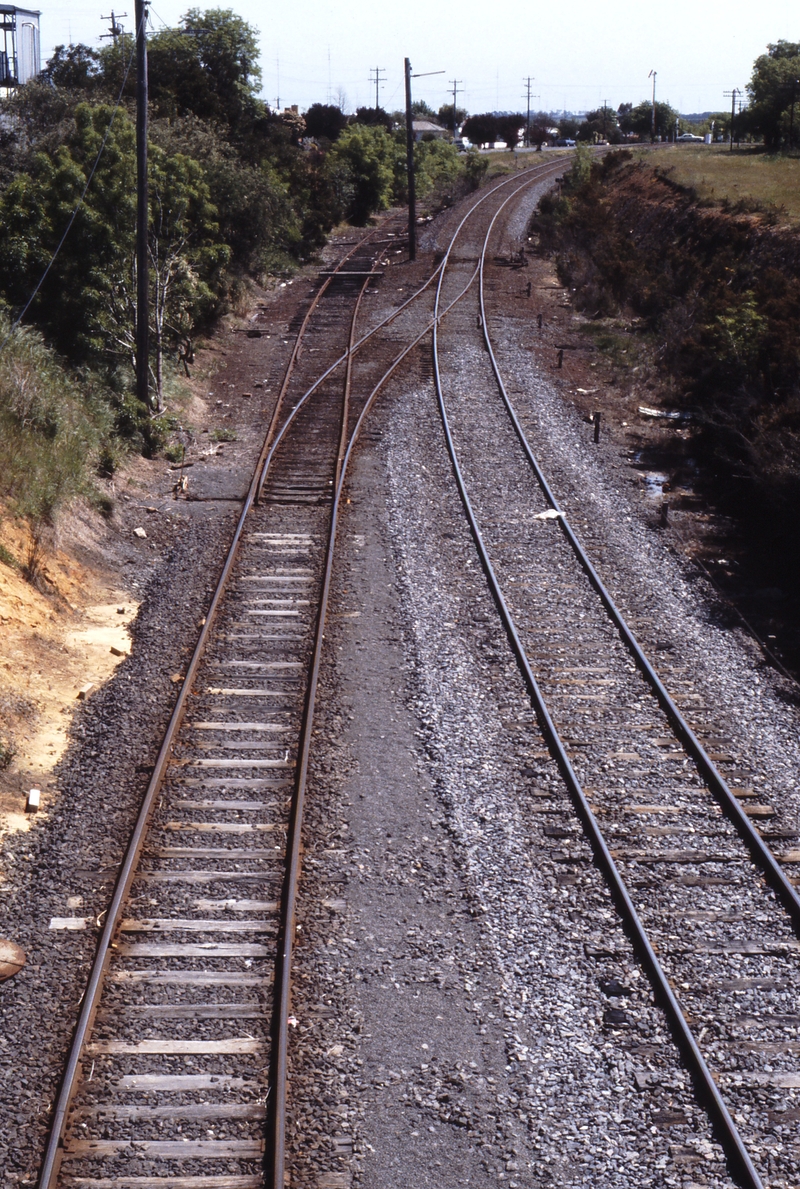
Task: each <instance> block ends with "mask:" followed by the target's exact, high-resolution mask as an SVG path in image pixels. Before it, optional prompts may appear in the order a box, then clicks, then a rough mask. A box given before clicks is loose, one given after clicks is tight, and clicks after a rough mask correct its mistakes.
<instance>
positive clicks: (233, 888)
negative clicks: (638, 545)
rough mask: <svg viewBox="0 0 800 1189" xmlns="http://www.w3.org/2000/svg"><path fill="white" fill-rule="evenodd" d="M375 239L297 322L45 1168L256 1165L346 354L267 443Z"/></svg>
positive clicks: (225, 1180)
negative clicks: (288, 425) (307, 340)
mask: <svg viewBox="0 0 800 1189" xmlns="http://www.w3.org/2000/svg"><path fill="white" fill-rule="evenodd" d="M371 238H372V237H366V238H365V240H364V241H363V243H362V244H361V245H359V246H357V247H356V248H355V249H353V250H352V251H351V252H349V253H348V254H347V256H346V257H345V258H344V259H343V260H342V261H340V264H339V266H338V267H337V269H336V270H335V271H334V273H333V275H330V276H328V277H326V278H325V280H324V282H323V284H322V285H321V287H320V289H319V290H318V292H317V294H316V296H315V299H314V301H313V302H312V304H311V307H310V308H309V310H308V312H307V314H306V317H305V320H304V323H303V327H302V330H303V331H305V330H307V329H308V327H309V326H311V325H313V327H314V329H315V331H316V335H315V344H316V351H315V352H314V353H313V354H312V353H311V352H307V353H306V354H305V356H303V355H302V353H301V345H302V342H303V334H302V333H301V334H300V335H299V336H298V339H297V341H296V343H295V348H294V351H293V353H292V358H291V361H290V365H289V367H288V368H287V372H286V376H285V379H284V383H283V385H282V387H281V391H280V394H279V397H278V400H277V402H276V407H275V413H274V416H273V419H272V423H271V425H270V428H269V432H268V435H267V439H266V442H265V448H264V451H263V452H262V456H261V458H260V460H259V466H258V467H257V468H256V474H255V475H254V478H253V482H252V484H251V488H250V492H249V495H248V498H247V501H246V504H245V507H244V509H243V512H242V515H241V518H240V521H239V524H238V527H237V530H236V534H235V536H234V540H233V543H232V546H231V549H230V551H229V553H228V557H227V560H226V562H225V565H224V567H223V572H222V576H221V578H220V581H219V583H218V585H217V589H216V591H215V594H214V598H213V601H212V604H211V608H210V612H209V616H208V622H207V623H206V626H205V628H204V629H203V633H202V635H201V639H200V641H199V643H198V646H197V649H196V650H195V654H194V656H193V658H192V661H191V663H190V665H189V668H188V671H187V674H186V677H185V680H184V685H183V689H182V692H181V695H180V697H179V700H178V703H177V705H176V708H175V711H174V713H173V716H172V720H171V723H170V728H169V730H168V732H167V736H166V738H165V740H164V743H163V744H162V748H161V752H160V754H159V758H158V761H157V764H156V768H155V771H154V774H153V778H152V780H151V782H150V786H149V788H148V791H147V794H146V797H145V801H144V803H143V807H142V811H141V813H140V815H139V819H138V821H137V825H136V829H135V831H134V834H133V836H132V839H131V842H130V845H129V848H128V853H127V855H126V859H125V862H124V865H123V868H122V871H121V874H120V877H119V880H118V883H117V887H116V890H115V895H114V899H113V901H112V904H111V907H110V910H109V914H108V920H107V923H106V928H105V932H104V935H103V937H102V939H101V942H100V945H99V948H98V956H97V959H96V962H95V967H94V969H93V972H92V976H91V980H90V984H89V987H88V989H87V995H86V998H85V1001H84V1007H83V1014H82V1016H81V1019H80V1021H79V1023H78V1028H77V1032H76V1037H75V1042H74V1044H73V1049H72V1052H71V1054H70V1059H69V1064H68V1068H67V1071H66V1075H65V1078H64V1083H63V1087H62V1091H61V1096H60V1100H59V1102H58V1104H57V1106H56V1114H55V1121H54V1126H53V1131H52V1135H51V1141H50V1145H49V1147H48V1150H47V1153H46V1155H45V1160H44V1164H43V1167H42V1172H41V1177H40V1184H41V1185H42V1186H43V1187H44V1186H55V1185H65V1186H66V1185H69V1186H90V1185H91V1186H96V1187H97V1189H100V1187H101V1186H105V1185H110V1184H113V1185H119V1186H122V1185H132V1184H142V1183H147V1184H159V1183H168V1184H172V1185H178V1184H180V1185H183V1184H190V1185H193V1186H205V1185H224V1186H231V1187H234V1186H235V1187H236V1189H243V1187H245V1186H248V1187H249V1186H255V1185H259V1186H260V1185H262V1184H263V1163H264V1150H265V1138H264V1136H265V1116H266V1110H267V1098H268V1091H269V1087H270V1084H271V1077H272V1076H274V1073H271V1069H270V1060H271V1058H272V1057H274V1052H275V1045H274V1043H273V1037H272V1036H271V1020H272V1016H273V1012H272V1006H273V996H274V968H275V952H276V946H279V945H280V943H281V939H282V933H283V932H284V931H285V928H286V925H285V919H286V918H285V911H286V896H285V887H284V884H285V878H286V876H285V866H284V858H285V854H286V841H287V834H288V832H289V830H290V829H291V824H292V811H293V810H294V809H295V803H296V797H293V795H292V794H293V789H295V786H296V781H295V779H294V776H295V771H296V767H297V758H298V753H302V747H303V724H304V723H305V722H306V721H307V709H308V699H309V681H310V680H313V676H311V675H310V672H309V661H310V657H311V655H312V653H313V646H314V640H315V636H316V635H317V634H318V633H317V628H318V626H319V625H318V615H317V611H318V604H319V585H320V582H321V577H322V572H323V561H324V558H325V555H326V551H327V547H328V542H329V535H330V526H331V509H332V500H333V495H332V492H333V487H334V484H335V483H336V479H337V476H338V474H339V471H340V468H341V459H342V449H343V442H344V441H346V435H347V432H348V426H349V425H350V424H351V420H350V419H351V415H352V409H351V405H350V391H351V380H352V369H351V366H350V365H349V363H348V366H347V367H346V368H345V369H343V376H338V377H333V376H331V378H330V379H329V381H328V382H327V383H325V384H321V385H319V386H318V387H317V389H316V391H315V398H314V399H313V400H310V401H307V402H305V404H304V407H303V409H302V410H301V412H300V414H299V415H298V416H296V417H294V419H293V421H292V430H293V432H288V433H285V434H284V440H283V443H282V445H283V448H282V449H281V450H280V451H277V452H275V451H274V450H273V451H272V452H271V453H268V452H269V449H270V447H271V446H273V443H274V441H275V439H276V438H277V437H278V433H276V428H277V426H278V425H279V424H280V421H281V418H282V416H283V417H284V419H285V416H286V406H287V405H288V404H290V403H291V402H292V400H298V399H299V397H300V396H301V395H302V394H303V393H304V392H305V391H307V389H308V387H309V384H310V382H311V381H312V380H313V379H316V378H317V376H318V374H319V367H320V363H322V365H323V366H324V364H325V363H326V362H327V363H328V364H331V363H333V362H334V360H335V359H337V358H339V357H340V356H341V355H342V353H343V352H344V353H346V352H347V350H348V348H349V346H350V345H352V341H353V335H354V333H355V327H356V319H357V315H358V310H359V307H360V304H361V299H362V297H363V294H364V292H365V291H366V287H367V286H368V285H369V284H370V282H371V278H372V277H373V276H374V275H376V270H375V269H374V268H373V264H374V257H375V254H376V251H377V252H380V248H377V249H376V247H375V246H374V245H372V244H371V242H370V240H371ZM348 272H350V273H352V274H353V275H352V276H349V277H348V275H347V273H348ZM343 332H344V333H345V334H346V336H347V337H346V338H344V341H343V340H342V335H343ZM320 357H322V358H320ZM356 412H357V410H356ZM270 464H271V465H270ZM98 1170H100V1175H98Z"/></svg>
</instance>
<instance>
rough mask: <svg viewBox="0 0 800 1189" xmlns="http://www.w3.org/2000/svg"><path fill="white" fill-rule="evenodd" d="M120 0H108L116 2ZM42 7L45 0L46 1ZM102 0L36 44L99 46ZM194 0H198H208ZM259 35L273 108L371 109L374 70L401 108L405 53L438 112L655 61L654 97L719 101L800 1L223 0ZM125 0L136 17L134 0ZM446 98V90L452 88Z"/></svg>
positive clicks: (710, 104) (683, 106) (586, 88)
mask: <svg viewBox="0 0 800 1189" xmlns="http://www.w3.org/2000/svg"><path fill="white" fill-rule="evenodd" d="M112 2H113V0H112ZM40 3H41V0H40ZM107 5H108V0H72V3H70V4H65V3H63V0H62V2H61V3H59V4H58V5H57V6H56V5H55V4H51V5H50V6H49V7H43V8H42V15H41V29H42V52H43V56H44V57H45V58H46V57H48V56H49V54H50V53H51V52H52V49H53V47H54V46H55V45H57V44H59V43H62V42H63V43H67V42H69V41H83V42H85V43H87V44H89V45H98V44H101V43H100V42H99V37H100V35H101V33H103V32H107V31H108V22H106V23H105V24H104V23H103V21H102V20H101V15H103V16H108V14H109V13H110V11H111V9H110V7H109V6H107ZM189 6H190V5H189V4H188V3H186V2H179V0H154V5H153V7H152V8H151V22H152V27H153V28H154V29H158V28H161V27H163V25H164V24H165V23H166V24H168V25H172V24H176V23H177V21H178V18H179V17H180V16H181V14H182V13H183V12H185V11H186V9H187V8H188V7H189ZM212 6H213V5H212V4H211V3H199V4H198V7H200V8H206V7H212ZM219 6H220V7H232V8H233V10H234V11H235V12H236V13H238V14H239V15H240V16H242V17H244V19H245V20H247V21H249V22H250V23H251V24H252V25H254V26H255V27H256V28H257V29H258V30H259V33H260V38H261V46H262V59H261V65H262V73H263V83H264V87H263V94H264V98H265V99H267V101H268V102H269V103H270V104H271V105H273V106H274V105H275V102H276V100H277V99H278V98H280V102H281V106H285V105H287V104H290V103H297V104H299V105H300V107H301V109H302V108H305V107H308V106H309V105H310V104H311V103H314V102H321V103H326V102H338V100H339V97H340V95H341V94H342V93H343V94H344V96H345V100H346V102H345V106H346V110H348V111H352V110H354V109H355V108H356V107H357V106H360V105H368V106H372V105H373V104H374V102H375V88H374V85H373V86H370V82H369V78H370V72H371V71H374V70H375V68H376V67H379V68H380V70H381V72H382V77H385V82H384V83H383V84H382V87H381V91H380V101H381V105H382V106H383V107H385V108H387V110H389V111H393V110H395V109H397V108H400V107H402V104H403V57H404V56H405V55H408V57H409V58H410V59H411V63H412V66H413V69H414V70H415V71H420V72H422V71H434V70H443V71H445V73H444V74H442V75H437V76H434V77H432V78H420V79H417V80H415V82H414V96H415V98H419V99H425V100H426V101H427V102H428V103H429V104H430V105H431V107H433V108H434V109H436V108H438V107H439V106H440V105H441V104H442V103H445V102H447V101H448V94H447V91H448V84H450V87H451V88H452V80H453V79H457V80H458V81H459V95H458V102H459V106H464V107H466V108H467V109H468V110H469V111H470V112H473V113H475V112H481V111H491V110H515V111H516V110H520V109H524V106H525V99H524V95H525V83H524V81H523V80H525V79H526V78H527V76H531V77H532V78H533V80H534V81H533V84H532V88H531V90H532V94H533V95H534V96H535V98H534V99H532V107H533V108H534V109H536V108H539V107H541V108H543V109H544V110H560V109H562V108H566V109H568V110H572V111H581V110H585V109H588V108H593V107H598V106H601V105H602V103H603V101H604V100H607V101H608V104H609V105H610V106H612V107H617V106H618V105H619V104H620V103H624V102H633V103H638V102H639V101H640V100H642V99H646V98H649V96H650V93H651V92H650V88H651V86H652V80H650V79H648V74H649V72H650V71H651V70H655V71H657V85H656V97H657V98H661V99H664V100H666V101H667V102H669V103H671V104H672V106H673V107H675V108H677V109H678V110H679V111H682V112H692V111H708V110H720V109H721V108H725V107H727V106H728V105H729V103H730V100H728V99H726V98H724V96H723V92H724V91H728V90H730V89H731V88H733V87H743V86H744V85H745V84H746V83H747V81H748V79H749V77H750V73H751V68H752V64H753V60H754V59H755V58H756V57H757V55H758V54H761V53H763V52H764V50H765V47H766V45H767V43H768V42H772V41H778V40H780V39H785V40H788V41H800V10H798V6H797V4H796V3H792V4H790V3H789V0H760V2H759V3H749V4H746V5H742V7H741V8H739V6H738V5H736V4H734V5H730V4H722V3H719V2H717V3H713V2H712V3H705V4H698V3H696V2H694V0H674V2H673V3H672V4H669V5H664V4H659V5H652V4H647V3H642V0H635V2H634V0H619V2H618V3H616V4H613V5H612V4H608V3H606V4H598V3H597V2H596V0H573V3H572V4H570V5H556V4H540V5H534V4H532V3H531V2H530V0H526V2H525V3H522V0H505V3H504V4H502V5H501V7H500V8H495V7H494V5H493V4H491V3H490V4H489V6H488V8H487V6H486V3H481V4H478V3H476V0H467V2H466V3H464V0H461V2H459V3H457V4H456V3H454V2H453V0H439V3H435V4H431V3H429V2H423V0H405V2H404V3H399V4H391V5H390V6H389V7H388V8H385V7H384V6H383V4H376V3H374V2H373V0H346V2H343V0H340V2H339V3H337V4H334V3H332V2H331V0H303V2H302V3H280V4H271V5H269V6H267V5H265V4H263V3H256V0H233V2H231V3H226V0H221V3H220V5H219ZM117 9H118V10H119V11H121V12H125V11H126V9H127V12H128V17H127V19H123V21H122V24H123V26H124V27H125V28H126V29H128V30H130V29H132V27H133V0H124V2H123V0H118V3H116V6H115V11H117ZM451 95H452V89H451Z"/></svg>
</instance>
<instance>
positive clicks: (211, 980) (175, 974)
mask: <svg viewBox="0 0 800 1189" xmlns="http://www.w3.org/2000/svg"><path fill="white" fill-rule="evenodd" d="M106 977H107V978H110V979H111V981H112V982H115V983H152V984H153V985H154V986H156V987H168V986H174V985H175V984H176V983H177V984H180V985H181V986H187V987H266V986H269V985H270V984H271V983H272V980H273V975H272V972H271V971H268V972H267V973H266V974H263V975H261V974H242V972H241V971H239V970H112V971H109V973H108V975H107V976H106Z"/></svg>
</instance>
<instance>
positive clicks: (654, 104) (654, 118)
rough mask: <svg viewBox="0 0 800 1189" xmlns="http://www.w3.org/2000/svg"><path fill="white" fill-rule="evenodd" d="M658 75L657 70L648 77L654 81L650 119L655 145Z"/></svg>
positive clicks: (651, 136) (651, 137)
mask: <svg viewBox="0 0 800 1189" xmlns="http://www.w3.org/2000/svg"><path fill="white" fill-rule="evenodd" d="M657 74H658V71H657V70H651V71H650V73H649V74H648V76H647V77H648V78H652V80H653V114H652V116H651V119H650V140H651V141H652V143H653V144H655V140H656V75H657Z"/></svg>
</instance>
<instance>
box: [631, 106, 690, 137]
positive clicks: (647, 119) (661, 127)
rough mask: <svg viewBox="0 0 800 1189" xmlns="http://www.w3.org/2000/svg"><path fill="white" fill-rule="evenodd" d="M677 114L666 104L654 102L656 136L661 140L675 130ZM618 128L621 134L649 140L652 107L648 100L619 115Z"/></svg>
mask: <svg viewBox="0 0 800 1189" xmlns="http://www.w3.org/2000/svg"><path fill="white" fill-rule="evenodd" d="M677 119H678V113H677V112H676V111H675V109H674V108H672V107H670V105H669V104H668V103H660V102H659V101H658V100H656V131H655V134H656V136H660V137H662V138H663V139H666V138H667V137H669V136H671V135H672V133H673V132H674V130H675V121H676V120H677ZM619 126H620V129H621V130H622V131H623V132H626V133H629V132H632V133H634V134H635V135H636V136H638V137H639V139H640V140H649V138H650V136H651V135H652V128H653V105H652V103H651V102H650V100H649V99H644V100H642V102H641V103H637V105H636V107H633V108H631V109H630V111H626V112H622V111H621V110H620V114H619Z"/></svg>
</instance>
